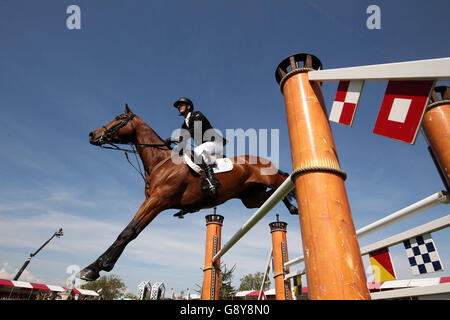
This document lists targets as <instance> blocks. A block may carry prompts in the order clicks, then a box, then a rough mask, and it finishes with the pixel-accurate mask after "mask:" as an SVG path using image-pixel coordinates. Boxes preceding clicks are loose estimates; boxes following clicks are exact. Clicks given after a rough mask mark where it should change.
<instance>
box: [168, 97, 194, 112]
mask: <svg viewBox="0 0 450 320" xmlns="http://www.w3.org/2000/svg"><path fill="white" fill-rule="evenodd" d="M181 103H185V104H187V105H190V106H191V107H192V109H194V103H193V102H192V101H191V99H189V98H184V97H182V98H180V99H178V100H177V101H175V102H174V103H173V106H174V107H175V108H176V107H177V106H178V105H179V104H181Z"/></svg>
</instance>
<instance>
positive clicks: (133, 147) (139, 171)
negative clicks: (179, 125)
mask: <svg viewBox="0 0 450 320" xmlns="http://www.w3.org/2000/svg"><path fill="white" fill-rule="evenodd" d="M108 144H109V145H111V146H112V147H108V146H104V145H102V146H100V147H101V148H103V149H109V150H116V151H123V152H124V155H125V158H126V159H127V161H128V163H129V164H130V165H131V166H132V167H133V168H134V170H136V172H137V173H139V174H140V176H141V177H142V180H144V182H146V181H145V177H144V174H143V173H142V169H141V165H140V164H139V159H138V157H137V153H138V152H137V150H136V149H135V145H137V146H143V147H153V148H157V149H160V150H172V147H170V146H168V145H166V144H154V143H136V144H132V145H131V150H130V149H124V148H120V147H119V146H116V145H115V144H113V143H108ZM164 146H165V147H166V148H168V149H163V148H162V147H164ZM128 153H134V156H135V158H136V162H137V164H138V167H139V169H138V168H136V166H135V165H134V164H133V163H132V162H131V161H130V158H129V157H128ZM168 159H170V157H169V158H168ZM166 161H167V159H164V160H163V161H161V162H162V163H163V162H166ZM161 162H160V163H158V164H157V165H156V166H155V167H154V168H153V170H152V172H151V173H150V177H151V175H152V173H153V171H154V170H155V169H157V168H159V167H160V164H162V163H161Z"/></svg>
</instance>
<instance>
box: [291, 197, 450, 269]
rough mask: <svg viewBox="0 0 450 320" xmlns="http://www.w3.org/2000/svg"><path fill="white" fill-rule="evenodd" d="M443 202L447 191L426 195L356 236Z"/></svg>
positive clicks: (298, 260) (292, 261) (369, 232)
mask: <svg viewBox="0 0 450 320" xmlns="http://www.w3.org/2000/svg"><path fill="white" fill-rule="evenodd" d="M442 203H450V199H449V196H448V195H447V193H446V192H445V191H439V192H436V193H434V194H432V195H431V196H429V197H426V198H424V199H422V200H420V201H418V202H416V203H413V204H412V205H410V206H408V207H406V208H403V209H401V210H398V211H396V212H394V213H392V214H390V215H388V216H386V217H384V218H382V219H380V220H377V221H375V222H373V223H371V224H369V225H367V226H365V227H362V228H361V229H358V230H357V231H356V236H357V237H358V238H362V237H364V236H367V235H369V234H371V233H373V232H375V231H377V230H380V229H383V228H386V227H388V226H390V225H392V224H394V223H397V222H399V221H402V220H404V219H406V218H409V217H411V216H413V215H415V214H417V213H420V212H423V211H425V210H428V209H431V208H433V207H435V206H437V205H438V204H442ZM304 260H305V257H304V256H301V257H298V258H295V259H292V260H289V261H288V262H286V263H285V264H284V267H285V268H288V267H290V266H292V265H295V264H298V263H301V262H302V261H304Z"/></svg>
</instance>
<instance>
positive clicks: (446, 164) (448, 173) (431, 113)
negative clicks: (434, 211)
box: [422, 71, 450, 193]
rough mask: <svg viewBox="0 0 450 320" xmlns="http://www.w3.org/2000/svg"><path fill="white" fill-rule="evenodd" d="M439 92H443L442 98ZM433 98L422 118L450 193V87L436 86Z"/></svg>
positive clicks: (428, 141) (426, 134) (425, 131)
mask: <svg viewBox="0 0 450 320" xmlns="http://www.w3.org/2000/svg"><path fill="white" fill-rule="evenodd" d="M447 72H448V71H447ZM437 93H441V99H439V97H438V95H437ZM431 100H432V103H430V104H429V105H428V108H427V111H426V112H425V116H424V117H423V120H422V129H423V133H424V136H425V140H426V141H427V143H428V149H429V151H430V154H431V157H432V158H433V160H434V162H435V164H436V167H437V169H438V171H439V175H440V176H441V179H442V182H443V183H444V185H445V188H446V189H447V192H449V193H450V88H449V87H446V86H440V87H436V88H435V89H434V91H433V93H432V97H431Z"/></svg>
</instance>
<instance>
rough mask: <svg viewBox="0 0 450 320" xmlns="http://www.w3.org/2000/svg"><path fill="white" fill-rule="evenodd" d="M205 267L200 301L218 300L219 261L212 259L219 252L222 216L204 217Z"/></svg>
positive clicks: (211, 215)
mask: <svg viewBox="0 0 450 320" xmlns="http://www.w3.org/2000/svg"><path fill="white" fill-rule="evenodd" d="M205 218H206V249H205V266H204V268H203V287H202V300H219V285H220V281H219V280H220V279H219V278H220V259H218V260H216V261H214V262H213V257H214V255H215V254H217V252H218V251H219V250H220V239H221V232H222V223H223V216H221V215H218V214H210V215H207V216H206V217H205Z"/></svg>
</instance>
